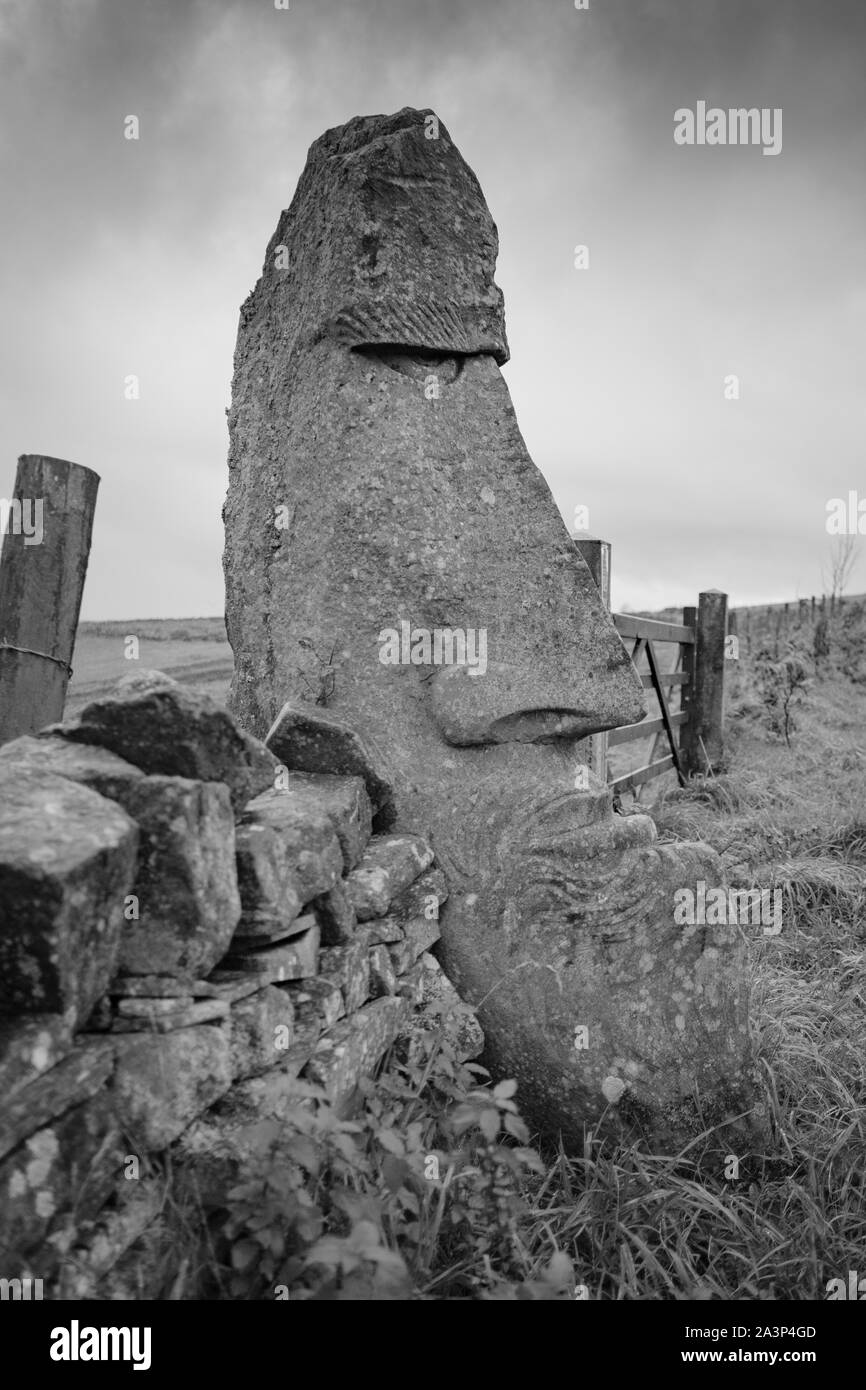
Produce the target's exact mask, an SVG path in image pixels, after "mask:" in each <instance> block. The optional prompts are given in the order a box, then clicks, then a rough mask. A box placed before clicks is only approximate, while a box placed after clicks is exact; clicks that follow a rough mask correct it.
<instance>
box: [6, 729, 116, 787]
mask: <svg viewBox="0 0 866 1390" xmlns="http://www.w3.org/2000/svg"><path fill="white" fill-rule="evenodd" d="M9 763H15V764H16V765H17V766H19V767H23V768H27V769H28V770H29V771H31V772H38V773H41V774H42V775H44V774H45V773H49V774H51V775H53V776H57V777H68V778H69V779H70V781H72V782H81V783H82V784H83V785H84V786H85V787H90V788H91V789H92V790H93V791H95V792H99V794H100V796H107V797H108V798H109V799H110V800H111V801H122V798H123V793H124V792H125V791H126V790H127V789H128V787H129V784H130V782H133V781H138V780H140V779H141V778H142V777H144V773H143V772H142V770H141V768H140V767H134V766H133V764H132V763H128V762H125V761H124V759H123V758H119V757H118V756H117V754H116V753H112V752H110V751H109V749H107V748H99V747H97V746H96V745H95V744H86V743H70V742H69V740H68V739H65V738H60V737H50V736H42V735H40V737H38V738H36V737H34V736H33V735H31V734H27V735H25V736H24V737H23V738H16V739H13V740H12V742H11V743H4V745H3V747H2V748H0V768H2V767H3V766H5V765H6V764H9Z"/></svg>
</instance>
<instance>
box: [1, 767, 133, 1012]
mask: <svg viewBox="0 0 866 1390" xmlns="http://www.w3.org/2000/svg"><path fill="white" fill-rule="evenodd" d="M137 846H138V830H137V828H136V826H135V825H134V823H133V822H132V821H131V820H130V819H129V817H128V816H127V815H126V814H125V813H124V812H123V811H122V810H121V809H120V807H119V806H116V805H115V804H114V803H113V802H111V801H106V800H105V799H104V798H103V797H101V796H99V795H98V794H97V793H96V792H93V791H90V790H89V788H87V787H81V786H76V784H75V783H74V782H71V781H67V780H66V779H65V778H63V777H54V776H52V775H50V774H41V773H38V772H32V771H24V770H22V769H20V768H19V767H18V766H17V765H16V764H14V763H12V764H9V765H8V766H4V767H3V768H2V769H0V1012H4V1013H61V1014H65V1015H66V1016H67V1019H68V1021H69V1022H70V1023H71V1024H73V1025H78V1024H80V1023H83V1022H84V1020H85V1019H86V1018H87V1016H88V1014H89V1013H90V1010H91V1009H92V1008H93V1005H94V1004H95V1003H96V1001H97V999H98V998H99V997H100V995H101V994H103V993H104V992H105V989H106V987H107V985H108V982H109V980H110V979H111V976H112V975H113V974H114V970H115V966H116V963H117V955H118V950H119V947H120V939H121V931H122V928H123V899H124V895H125V894H126V893H128V892H129V890H130V887H131V884H132V879H133V875H134V872H135V857H136V849H137Z"/></svg>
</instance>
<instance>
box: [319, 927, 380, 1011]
mask: <svg viewBox="0 0 866 1390" xmlns="http://www.w3.org/2000/svg"><path fill="white" fill-rule="evenodd" d="M319 974H320V975H321V976H322V977H323V978H324V979H326V980H330V981H331V983H332V984H335V985H336V986H337V988H338V989H339V990H340V991H341V993H342V995H343V1000H344V1002H345V1005H346V1013H347V1014H351V1013H354V1012H355V1010H356V1009H360V1007H361V1005H362V1004H363V1003H364V1002H365V1000H367V999H368V998H369V995H370V957H369V953H368V949H367V943H366V941H365V940H363V939H360V940H357V941H353V942H352V943H351V944H350V945H349V946H330V947H328V948H327V949H325V950H322V951H320V952H319Z"/></svg>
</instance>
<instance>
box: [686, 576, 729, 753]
mask: <svg viewBox="0 0 866 1390" xmlns="http://www.w3.org/2000/svg"><path fill="white" fill-rule="evenodd" d="M727 623H728V596H727V594H723V593H720V592H719V590H718V589H709V590H707V592H706V593H702V594H700V595H699V596H698V614H697V623H696V627H695V649H694V651H695V656H694V661H695V665H694V685H693V686H692V687H691V689H692V692H693V693H692V698H691V700H690V702H689V705H690V708H689V713H690V716H691V717H690V720H689V724H688V729H689V738H688V754H687V761H686V770H687V771H688V772H690V773H691V772H701V773H706V772H708V771H712V772H716V771H718V770H719V768H720V767H721V763H722V755H723V752H724V717H725V636H726V633H727ZM687 688H688V687H687Z"/></svg>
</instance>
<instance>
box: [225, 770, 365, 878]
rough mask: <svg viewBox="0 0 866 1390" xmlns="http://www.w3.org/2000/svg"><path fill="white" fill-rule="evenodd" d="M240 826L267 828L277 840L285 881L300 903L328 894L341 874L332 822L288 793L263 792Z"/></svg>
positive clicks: (340, 855) (341, 855)
mask: <svg viewBox="0 0 866 1390" xmlns="http://www.w3.org/2000/svg"><path fill="white" fill-rule="evenodd" d="M241 824H242V825H266V826H268V827H269V829H271V830H273V831H274V832H275V833H276V834H277V835H278V836H279V838H280V841H281V843H282V847H283V852H284V854H285V870H284V872H285V879H284V881H285V882H286V883H287V884H288V885H290V886H291V888H292V889H293V891H294V893H295V894H296V895H297V897H298V899H299V900H300V902H301V903H309V902H311V901H312V899H313V898H317V897H319V895H320V894H322V893H327V892H328V890H329V889H330V888H332V887H333V886H334V884H335V883H336V881H337V879H338V878H339V877H340V875H341V873H342V871H343V852H342V850H341V848H340V842H339V840H338V839H337V836H336V833H335V831H334V828H333V826H332V824H331V821H330V819H329V817H328V816H327V815H325V814H324V812H322V811H320V810H314V809H313V808H312V807H311V806H310V804H309V799H307V800H306V801H304V800H303V799H302V797H301V795H296V794H294V793H293V792H292V790H291V789H288V790H286V791H270V792H265V793H264V795H263V796H257V797H256V799H255V800H254V801H251V802H250V804H249V806H248V807H247V809H246V811H245V812H244V814H243V816H242V818H241Z"/></svg>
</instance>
